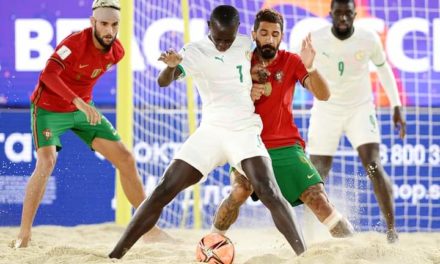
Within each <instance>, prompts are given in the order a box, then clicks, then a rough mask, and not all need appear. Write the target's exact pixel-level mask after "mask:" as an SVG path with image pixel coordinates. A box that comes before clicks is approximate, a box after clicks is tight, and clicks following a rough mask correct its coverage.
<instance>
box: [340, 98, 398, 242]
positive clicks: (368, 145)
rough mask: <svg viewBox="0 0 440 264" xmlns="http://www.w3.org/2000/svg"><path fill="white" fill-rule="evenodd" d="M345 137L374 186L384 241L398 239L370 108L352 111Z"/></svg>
mask: <svg viewBox="0 0 440 264" xmlns="http://www.w3.org/2000/svg"><path fill="white" fill-rule="evenodd" d="M347 123H348V124H347V129H346V134H347V137H348V139H349V140H350V143H351V144H352V146H353V148H355V149H356V150H357V151H358V153H359V158H360V159H361V161H362V165H363V166H364V168H365V171H366V172H367V175H368V177H369V178H370V179H371V182H372V184H373V190H374V194H375V196H376V199H377V201H378V203H379V207H380V209H381V211H382V213H383V215H384V217H385V220H386V223H387V230H388V231H387V239H388V242H390V243H393V242H395V241H396V240H397V239H398V238H397V233H396V230H395V227H394V204H393V189H392V186H391V182H390V179H389V177H388V175H387V173H386V172H385V170H384V168H383V166H382V164H381V162H380V151H379V150H380V131H379V125H378V122H377V118H376V111H375V108H374V105H373V104H365V105H361V106H359V107H358V108H357V109H355V110H354V111H352V116H351V117H350V119H349V120H348V122H347Z"/></svg>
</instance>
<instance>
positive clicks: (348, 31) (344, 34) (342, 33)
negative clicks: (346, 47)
mask: <svg viewBox="0 0 440 264" xmlns="http://www.w3.org/2000/svg"><path fill="white" fill-rule="evenodd" d="M333 29H334V32H335V34H336V36H337V37H338V38H340V39H346V38H348V37H350V36H351V34H352V33H353V26H351V27H347V28H346V29H345V30H340V29H339V28H338V26H337V25H336V24H333Z"/></svg>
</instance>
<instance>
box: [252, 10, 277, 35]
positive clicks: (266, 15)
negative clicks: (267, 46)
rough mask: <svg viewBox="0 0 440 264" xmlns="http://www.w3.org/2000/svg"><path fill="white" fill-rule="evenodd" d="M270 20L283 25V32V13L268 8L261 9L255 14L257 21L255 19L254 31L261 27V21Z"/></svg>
mask: <svg viewBox="0 0 440 264" xmlns="http://www.w3.org/2000/svg"><path fill="white" fill-rule="evenodd" d="M263 21H264V22H269V23H278V24H280V27H281V32H283V30H284V18H283V15H281V14H280V13H279V12H278V11H276V10H274V9H271V8H266V9H262V10H260V11H259V12H258V13H257V14H256V15H255V21H254V31H257V30H258V28H259V27H260V22H263Z"/></svg>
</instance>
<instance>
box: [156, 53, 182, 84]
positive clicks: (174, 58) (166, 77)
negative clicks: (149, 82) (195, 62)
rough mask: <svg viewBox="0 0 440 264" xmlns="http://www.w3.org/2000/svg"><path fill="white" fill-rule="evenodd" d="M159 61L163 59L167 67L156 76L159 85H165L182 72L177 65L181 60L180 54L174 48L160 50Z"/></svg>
mask: <svg viewBox="0 0 440 264" xmlns="http://www.w3.org/2000/svg"><path fill="white" fill-rule="evenodd" d="M159 60H160V61H163V62H164V63H165V64H166V65H167V67H166V68H165V69H164V70H162V71H161V72H160V74H159V77H158V78H157V82H158V84H159V86H160V87H165V86H168V85H170V83H172V82H173V81H174V80H176V79H177V78H178V77H179V76H180V74H182V72H181V71H180V69H179V68H178V67H177V65H179V63H180V62H181V61H182V56H181V55H180V54H179V53H177V52H176V51H174V50H167V51H166V52H162V53H161V54H160V57H159Z"/></svg>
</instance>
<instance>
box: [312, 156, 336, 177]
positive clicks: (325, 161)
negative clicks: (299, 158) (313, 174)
mask: <svg viewBox="0 0 440 264" xmlns="http://www.w3.org/2000/svg"><path fill="white" fill-rule="evenodd" d="M310 161H311V162H312V164H313V166H315V168H316V170H317V171H318V173H319V175H321V177H322V179H323V180H325V179H326V178H327V177H328V174H329V172H330V170H331V168H332V164H333V156H324V155H314V154H310Z"/></svg>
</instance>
